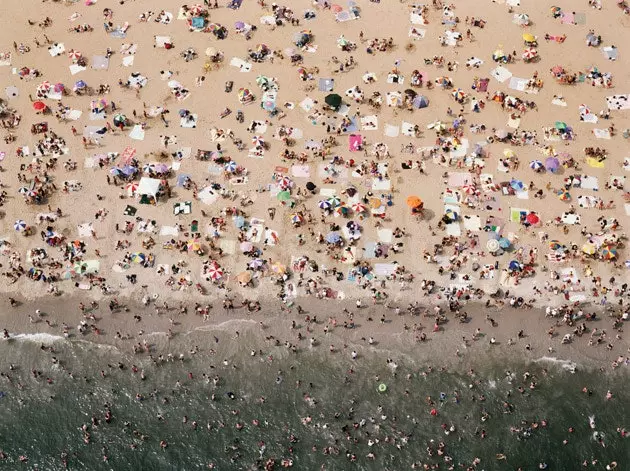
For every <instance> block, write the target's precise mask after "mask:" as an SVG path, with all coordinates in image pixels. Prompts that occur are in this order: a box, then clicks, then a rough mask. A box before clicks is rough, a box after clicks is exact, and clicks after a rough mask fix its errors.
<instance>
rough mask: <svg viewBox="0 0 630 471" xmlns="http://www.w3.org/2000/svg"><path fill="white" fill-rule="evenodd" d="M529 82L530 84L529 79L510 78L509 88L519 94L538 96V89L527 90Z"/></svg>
mask: <svg viewBox="0 0 630 471" xmlns="http://www.w3.org/2000/svg"><path fill="white" fill-rule="evenodd" d="M527 82H529V79H526V78H520V77H514V76H512V77H511V78H510V83H509V85H508V87H510V88H511V89H512V90H518V91H519V92H525V93H532V94H535V95H537V94H538V89H537V88H527Z"/></svg>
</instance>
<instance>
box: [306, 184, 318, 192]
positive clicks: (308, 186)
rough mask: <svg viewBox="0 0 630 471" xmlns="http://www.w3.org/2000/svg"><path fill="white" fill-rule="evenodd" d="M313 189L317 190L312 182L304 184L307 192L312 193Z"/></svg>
mask: <svg viewBox="0 0 630 471" xmlns="http://www.w3.org/2000/svg"><path fill="white" fill-rule="evenodd" d="M315 188H317V185H315V183H313V182H308V183H307V184H306V189H307V190H308V191H313V190H315Z"/></svg>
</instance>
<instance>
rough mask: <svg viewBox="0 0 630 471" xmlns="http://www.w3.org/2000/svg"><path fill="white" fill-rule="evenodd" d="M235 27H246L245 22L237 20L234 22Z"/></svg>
mask: <svg viewBox="0 0 630 471" xmlns="http://www.w3.org/2000/svg"><path fill="white" fill-rule="evenodd" d="M234 28H236V29H243V28H245V23H244V22H243V21H237V22H236V23H234Z"/></svg>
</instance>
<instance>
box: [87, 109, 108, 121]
mask: <svg viewBox="0 0 630 471" xmlns="http://www.w3.org/2000/svg"><path fill="white" fill-rule="evenodd" d="M89 117H90V121H98V120H100V119H105V118H107V115H106V114H105V113H95V112H94V111H92V112H91V113H90V115H89Z"/></svg>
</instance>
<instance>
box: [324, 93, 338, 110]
mask: <svg viewBox="0 0 630 471" xmlns="http://www.w3.org/2000/svg"><path fill="white" fill-rule="evenodd" d="M324 101H325V102H326V104H327V105H328V106H330V107H331V108H333V109H335V110H337V109H338V108H339V107H340V106H341V96H340V95H338V94H336V93H331V94H329V95H326V98H324Z"/></svg>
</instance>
